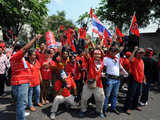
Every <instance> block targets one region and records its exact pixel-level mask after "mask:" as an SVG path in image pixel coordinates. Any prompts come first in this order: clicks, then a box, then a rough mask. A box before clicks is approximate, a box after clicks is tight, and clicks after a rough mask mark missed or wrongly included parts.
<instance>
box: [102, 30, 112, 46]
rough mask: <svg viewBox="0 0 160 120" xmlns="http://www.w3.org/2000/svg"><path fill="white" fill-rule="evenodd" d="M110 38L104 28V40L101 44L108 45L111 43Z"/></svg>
mask: <svg viewBox="0 0 160 120" xmlns="http://www.w3.org/2000/svg"><path fill="white" fill-rule="evenodd" d="M111 43H112V38H111V37H110V36H109V34H108V32H107V31H106V30H104V41H103V44H104V45H105V46H106V47H107V46H108V45H111Z"/></svg>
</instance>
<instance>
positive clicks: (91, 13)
mask: <svg viewBox="0 0 160 120" xmlns="http://www.w3.org/2000/svg"><path fill="white" fill-rule="evenodd" d="M90 17H91V18H93V9H92V8H91V10H90Z"/></svg>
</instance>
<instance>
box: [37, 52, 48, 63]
mask: <svg viewBox="0 0 160 120" xmlns="http://www.w3.org/2000/svg"><path fill="white" fill-rule="evenodd" d="M36 56H37V59H38V61H39V63H40V64H42V62H43V61H45V58H46V55H45V54H44V53H40V52H38V51H36Z"/></svg>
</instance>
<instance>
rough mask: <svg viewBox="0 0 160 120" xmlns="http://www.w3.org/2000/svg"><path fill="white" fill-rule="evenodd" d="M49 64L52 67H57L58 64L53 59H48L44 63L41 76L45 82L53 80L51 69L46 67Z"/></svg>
mask: <svg viewBox="0 0 160 120" xmlns="http://www.w3.org/2000/svg"><path fill="white" fill-rule="evenodd" d="M46 63H49V64H50V65H51V66H56V63H55V62H54V61H52V60H51V59H47V60H45V61H43V63H42V64H41V66H42V67H41V74H42V79H43V80H51V79H52V69H51V68H49V67H46V66H45V65H44V64H46Z"/></svg>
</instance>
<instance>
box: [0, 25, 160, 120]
mask: <svg viewBox="0 0 160 120" xmlns="http://www.w3.org/2000/svg"><path fill="white" fill-rule="evenodd" d="M85 29H86V26H84V28H81V29H80V30H79V35H78V37H77V39H76V40H77V41H76V42H74V45H75V49H73V47H72V43H70V44H69V43H65V36H64V35H63V34H62V35H61V36H60V38H62V39H63V41H61V42H62V44H63V46H62V47H60V48H57V47H53V48H48V46H47V45H46V44H45V43H44V42H42V43H40V45H39V48H33V47H32V45H33V44H34V43H35V42H36V41H37V40H39V39H40V38H41V35H37V36H36V37H34V38H33V39H32V40H31V41H30V42H28V43H27V44H26V45H22V44H19V43H16V42H17V41H18V40H17V38H16V39H15V44H14V45H13V50H12V52H10V53H11V54H10V55H8V54H5V49H4V46H2V45H0V95H1V96H3V94H4V92H5V91H4V85H5V80H6V71H7V68H8V69H9V68H10V71H11V78H10V84H11V87H12V92H11V94H12V100H13V104H15V105H16V120H25V115H27V112H25V109H27V108H28V109H29V110H31V111H36V108H35V107H34V106H35V105H36V106H39V107H42V106H44V105H46V104H48V103H49V102H50V101H49V99H48V98H49V97H51V98H54V99H53V103H52V107H51V110H50V119H55V117H56V113H57V111H58V108H59V105H60V104H61V103H65V105H66V108H67V109H69V107H70V106H79V107H80V111H79V116H80V117H85V115H86V113H87V105H88V104H89V102H88V99H89V98H92V100H91V101H90V102H93V101H94V102H93V104H95V105H96V111H95V114H97V115H98V116H100V117H101V118H104V117H105V116H107V113H108V111H111V112H114V113H116V114H117V115H118V114H119V111H118V109H117V99H118V93H119V90H120V89H122V88H123V86H124V84H125V85H127V86H128V87H127V94H126V102H125V104H124V110H125V112H126V113H127V114H131V110H133V109H136V110H138V111H141V110H142V109H141V106H144V105H147V104H148V97H149V89H150V85H151V83H157V85H159V82H160V56H159V63H158V64H157V63H156V62H155V60H153V59H152V56H153V50H152V48H146V49H143V48H138V46H135V47H134V50H133V51H125V52H122V51H123V50H124V44H121V45H120V44H118V43H112V44H110V45H109V46H108V47H104V46H103V45H102V44H101V43H100V44H94V43H93V42H92V40H90V39H86V30H85ZM71 33H72V32H70V33H69V34H71ZM66 36H67V37H68V36H69V37H72V36H70V35H66ZM67 37H66V40H69V38H67ZM73 37H74V36H73ZM69 41H70V40H69ZM66 44H67V45H66ZM122 53H123V54H122ZM157 66H158V67H157ZM7 72H9V71H7ZM158 72H159V73H158ZM7 74H9V73H7ZM158 74H159V81H158ZM155 75H157V81H156V80H155V79H156V78H155ZM159 86H160V85H159ZM50 87H52V88H53V89H50ZM49 92H50V93H51V94H49ZM49 95H51V96H49ZM109 103H111V107H110V108H109V107H108V104H109Z"/></svg>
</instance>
